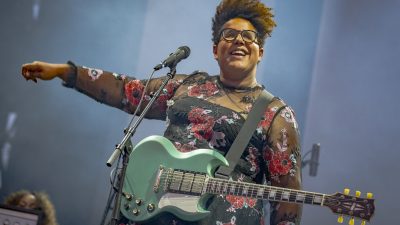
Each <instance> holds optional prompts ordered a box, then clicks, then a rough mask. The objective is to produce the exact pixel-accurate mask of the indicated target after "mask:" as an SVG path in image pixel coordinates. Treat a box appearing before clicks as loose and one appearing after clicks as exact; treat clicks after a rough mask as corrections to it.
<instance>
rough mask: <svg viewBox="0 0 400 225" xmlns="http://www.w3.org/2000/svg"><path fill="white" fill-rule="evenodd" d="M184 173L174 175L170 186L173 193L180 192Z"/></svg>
mask: <svg viewBox="0 0 400 225" xmlns="http://www.w3.org/2000/svg"><path fill="white" fill-rule="evenodd" d="M182 178H183V172H181V171H176V170H175V171H174V172H173V173H172V178H171V183H170V184H169V189H170V190H173V191H179V189H180V187H181V183H182Z"/></svg>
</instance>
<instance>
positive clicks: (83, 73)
mask: <svg viewBox="0 0 400 225" xmlns="http://www.w3.org/2000/svg"><path fill="white" fill-rule="evenodd" d="M185 77H187V75H176V76H175V78H174V79H172V80H170V81H169V82H168V84H167V85H166V86H165V87H164V89H163V91H162V92H161V95H160V96H159V98H158V99H157V100H156V102H155V103H154V105H153V106H152V108H151V109H150V110H149V112H148V113H147V114H146V118H148V119H160V120H165V117H166V109H167V104H168V103H167V102H168V100H169V99H170V98H171V97H172V96H173V95H174V93H175V91H176V89H177V88H178V87H179V86H180V84H181V83H182V80H183V79H184V78H185ZM164 79H165V77H161V78H155V79H152V80H150V82H149V85H148V87H147V90H144V87H145V85H146V82H147V80H137V79H136V78H134V77H131V76H127V75H124V74H118V73H112V72H107V71H103V70H101V69H94V68H88V67H85V66H77V67H76V80H75V83H74V88H75V89H77V90H78V91H80V92H82V93H84V94H86V95H88V96H90V97H91V98H93V99H95V100H96V101H99V102H101V103H104V104H107V105H110V106H113V107H116V108H119V109H121V110H124V111H126V112H128V113H131V114H132V113H134V111H135V109H136V107H137V106H138V103H139V101H140V98H141V97H142V95H143V94H144V102H143V103H142V106H141V109H140V110H139V113H140V111H141V110H142V109H144V107H145V106H146V104H147V103H148V102H149V100H150V99H151V97H152V96H153V94H154V93H155V92H156V91H157V90H158V88H159V87H160V86H161V84H162V82H163V81H164Z"/></svg>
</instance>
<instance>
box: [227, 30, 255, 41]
mask: <svg viewBox="0 0 400 225" xmlns="http://www.w3.org/2000/svg"><path fill="white" fill-rule="evenodd" d="M239 34H240V36H242V39H243V41H244V42H246V43H248V44H251V43H253V42H254V43H256V44H257V32H255V31H254V30H235V29H232V28H225V29H223V30H222V31H221V37H222V38H223V39H224V40H225V41H228V42H231V41H233V40H235V39H236V38H237V36H238V35H239Z"/></svg>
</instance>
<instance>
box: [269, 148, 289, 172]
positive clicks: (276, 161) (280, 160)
mask: <svg viewBox="0 0 400 225" xmlns="http://www.w3.org/2000/svg"><path fill="white" fill-rule="evenodd" d="M265 160H266V161H267V164H268V170H269V172H270V174H271V176H272V177H276V176H279V175H286V174H288V173H289V172H290V170H291V169H292V161H291V159H290V156H289V154H288V153H287V152H279V151H275V152H274V151H272V150H271V149H268V150H267V152H266V154H265Z"/></svg>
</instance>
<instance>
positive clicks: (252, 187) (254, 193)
mask: <svg viewBox="0 0 400 225" xmlns="http://www.w3.org/2000/svg"><path fill="white" fill-rule="evenodd" d="M257 190H258V188H257V187H256V186H255V185H253V184H251V185H250V186H249V194H250V197H252V198H257Z"/></svg>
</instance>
